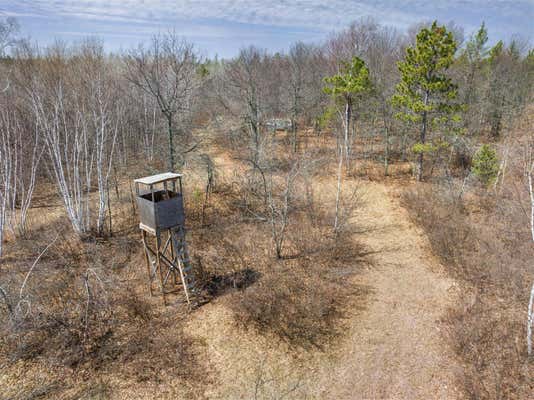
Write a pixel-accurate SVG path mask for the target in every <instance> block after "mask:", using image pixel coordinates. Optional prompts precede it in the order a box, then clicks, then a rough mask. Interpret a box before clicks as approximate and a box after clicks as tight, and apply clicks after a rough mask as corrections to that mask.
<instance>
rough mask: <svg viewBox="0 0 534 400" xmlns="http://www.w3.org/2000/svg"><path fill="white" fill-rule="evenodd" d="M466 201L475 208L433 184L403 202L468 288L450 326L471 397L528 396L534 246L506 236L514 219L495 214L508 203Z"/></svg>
mask: <svg viewBox="0 0 534 400" xmlns="http://www.w3.org/2000/svg"><path fill="white" fill-rule="evenodd" d="M464 197H465V198H471V200H470V202H466V201H463V200H461V199H459V198H458V196H457V195H455V194H454V193H453V192H451V191H450V190H448V189H445V188H443V187H440V186H439V185H434V186H430V185H428V186H426V187H418V188H416V189H413V190H408V191H406V192H405V193H404V195H403V198H402V201H403V204H404V206H405V207H406V208H407V209H408V210H409V212H410V214H411V216H412V218H413V219H414V220H415V221H416V222H417V223H418V224H419V225H421V226H422V227H423V228H424V230H425V231H426V233H427V235H428V236H429V239H430V244H431V246H432V249H433V251H434V253H435V254H436V255H437V256H439V257H440V258H441V260H442V261H443V265H444V266H445V267H446V268H447V269H448V271H449V272H450V273H451V274H452V275H453V276H454V277H455V278H456V279H457V280H458V282H459V283H460V284H462V286H463V287H462V290H461V291H460V294H459V299H458V303H459V304H458V305H457V306H456V307H455V308H454V309H452V310H450V312H449V314H448V319H447V326H448V333H449V337H450V342H451V345H452V348H453V349H454V351H455V352H456V353H457V354H458V355H459V356H460V357H461V359H462V360H463V361H464V365H465V368H464V370H463V374H462V376H460V377H459V379H460V384H461V386H462V387H463V389H464V391H465V393H466V395H467V396H468V397H469V398H473V399H475V398H476V399H503V398H507V399H522V398H528V397H529V396H530V394H531V393H532V391H533V390H534V387H533V383H532V380H531V378H530V377H531V376H532V373H533V372H534V371H533V366H534V365H533V364H532V362H531V361H530V362H529V360H528V357H527V354H526V353H527V352H526V345H525V329H524V324H525V304H526V301H527V299H526V298H527V297H528V292H529V290H528V284H529V283H530V282H531V281H532V279H531V277H532V274H533V273H534V270H533V269H532V267H531V259H532V257H533V249H532V244H531V243H524V239H522V238H521V237H520V236H518V237H513V236H512V235H503V234H502V232H505V231H506V232H509V231H512V228H511V227H510V226H509V225H510V221H511V218H506V219H503V218H502V215H498V214H493V213H494V212H495V211H494V210H502V209H507V206H509V205H508V204H506V202H505V199H502V198H501V199H491V198H490V199H488V196H487V195H485V196H484V197H483V198H482V199H478V198H477V197H476V196H474V194H473V193H469V196H468V195H467V194H466V195H465V196H464ZM484 202H487V203H488V204H487V206H486V207H485V204H484ZM496 204H499V207H496ZM470 209H473V210H476V214H475V216H473V215H471V213H470V211H469V210H470Z"/></svg>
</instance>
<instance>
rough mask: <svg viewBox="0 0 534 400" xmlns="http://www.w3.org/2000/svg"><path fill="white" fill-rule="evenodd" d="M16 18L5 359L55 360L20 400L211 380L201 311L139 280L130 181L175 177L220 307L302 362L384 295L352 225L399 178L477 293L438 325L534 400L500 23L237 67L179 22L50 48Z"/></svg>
mask: <svg viewBox="0 0 534 400" xmlns="http://www.w3.org/2000/svg"><path fill="white" fill-rule="evenodd" d="M18 31H19V26H18V23H17V22H16V21H15V20H14V19H9V18H8V19H6V20H3V21H2V22H1V24H0V56H1V60H0V326H1V327H0V332H1V338H0V343H1V344H2V346H1V349H0V357H1V359H2V361H1V362H2V368H6V371H7V370H8V369H9V368H14V366H16V365H21V364H17V363H19V362H34V363H36V364H37V365H41V367H42V366H43V365H48V364H50V365H53V366H54V367H53V368H52V369H53V371H54V373H55V374H56V375H55V376H56V378H55V379H57V380H56V381H54V382H55V383H54V384H53V385H51V386H46V385H45V384H42V382H41V383H39V385H40V386H39V385H37V386H39V388H40V389H39V388H37V389H36V388H29V389H28V392H27V393H26V394H25V395H26V397H22V395H21V397H20V398H36V397H31V396H30V394H31V393H33V392H32V390H33V391H35V390H38V389H39V390H45V392H43V393H44V396H51V397H50V398H59V397H58V396H59V393H62V396H63V397H62V398H97V397H90V396H91V394H87V393H93V392H90V390H93V389H94V388H98V387H100V386H98V385H100V384H102V385H103V386H102V389H101V392H98V393H100V394H98V393H97V392H95V393H97V394H96V395H102V396H104V397H101V398H107V397H105V396H108V395H109V396H111V394H110V393H111V391H112V388H113V384H112V383H106V384H103V383H102V381H101V376H104V375H106V374H108V373H110V371H116V370H118V369H119V368H123V367H124V369H125V374H128V375H130V376H135V379H136V380H137V382H147V381H149V382H156V381H158V379H162V381H163V382H166V379H167V378H158V374H159V372H158V371H161V370H164V369H165V370H168V371H173V372H172V373H171V374H175V376H177V377H179V380H180V382H185V387H186V389H184V390H186V392H183V393H182V392H180V393H181V394H180V396H184V398H203V396H205V394H203V393H204V392H203V390H202V387H205V386H206V385H209V384H210V382H209V381H210V379H216V378H211V377H210V378H208V377H207V375H206V376H204V374H203V373H202V371H203V367H202V362H203V361H202V355H199V353H198V351H196V350H192V349H194V348H196V347H195V346H196V345H195V344H194V343H195V339H194V338H192V337H191V336H188V335H187V332H185V326H186V324H185V322H183V321H184V320H185V319H187V318H188V315H189V314H188V313H187V311H186V310H182V309H179V310H178V311H177V310H176V309H173V310H169V307H170V308H172V307H173V306H169V307H167V309H165V308H161V307H160V308H158V309H157V311H154V310H152V309H153V308H154V307H155V306H154V304H155V303H154V302H152V300H150V299H149V295H148V294H147V292H146V290H145V289H146V286H143V284H144V281H143V280H142V278H141V277H142V276H143V274H144V272H145V270H144V268H145V267H144V264H143V263H144V261H143V260H142V258H141V257H142V256H141V255H142V252H141V246H140V235H139V231H138V227H137V224H138V220H137V210H136V205H135V202H134V194H133V188H132V184H133V180H134V179H135V178H139V177H141V176H146V175H151V174H155V173H159V172H165V171H175V172H180V173H183V174H184V176H185V178H184V182H185V189H184V192H185V194H184V196H185V205H186V215H187V218H188V220H187V221H188V222H187V224H188V229H190V230H191V233H190V235H191V251H192V252H193V254H192V260H193V264H194V270H195V274H196V275H197V276H196V281H197V284H199V285H201V287H202V290H203V292H204V295H205V297H207V298H213V299H216V298H219V297H221V296H223V295H226V294H228V295H227V296H226V297H225V298H227V300H225V301H227V302H228V310H230V311H229V312H230V313H232V315H233V316H234V317H233V318H234V320H235V323H236V326H237V327H238V328H239V329H242V330H243V331H249V330H253V331H254V332H256V333H258V334H259V335H272V336H274V337H275V338H277V340H281V341H282V342H284V343H287V344H288V346H289V348H290V349H293V350H295V349H300V350H298V351H302V349H305V351H306V352H308V351H312V350H310V349H315V350H313V351H319V350H317V349H320V348H323V347H324V346H327V345H328V346H329V345H330V343H332V339H333V338H338V337H340V335H341V334H342V332H341V331H342V330H343V329H342V326H343V325H342V322H340V321H342V320H343V315H344V314H343V313H344V311H343V310H344V309H345V308H346V307H347V305H348V304H352V303H350V301H352V300H350V301H349V300H347V299H350V298H353V297H354V296H356V297H358V296H362V298H363V297H365V295H364V290H363V289H362V290H356V289H354V288H351V287H349V286H348V284H347V280H346V279H344V278H343V276H342V273H341V272H340V271H342V270H344V269H348V268H349V266H350V268H354V266H355V265H357V268H363V267H362V266H363V265H367V264H370V263H372V260H371V259H370V258H369V257H368V253H371V252H370V251H367V250H366V249H365V248H364V246H360V245H359V244H358V232H359V231H358V229H357V223H358V222H357V221H356V222H355V221H354V215H355V211H356V210H358V209H360V208H361V204H362V201H364V199H365V190H362V184H361V182H369V181H371V182H383V183H385V184H386V185H390V186H391V187H393V188H395V190H397V191H398V193H399V197H400V199H401V200H400V201H401V204H402V205H403V206H404V207H405V208H406V209H407V210H408V211H409V213H410V216H411V217H412V220H413V221H414V222H415V223H416V224H417V225H418V226H420V227H422V229H423V230H424V232H425V233H426V235H427V236H428V238H429V241H430V246H431V248H432V252H433V254H434V255H435V256H436V257H438V258H439V260H440V262H441V263H442V264H443V266H444V268H445V270H446V271H447V272H448V274H449V275H450V276H451V277H452V278H453V279H454V280H455V281H456V282H458V285H460V286H461V288H462V290H460V291H459V292H460V293H459V294H458V299H457V304H456V305H455V306H454V307H452V308H451V309H450V310H449V312H448V314H447V317H446V321H445V322H443V324H444V326H445V327H446V328H445V329H444V331H445V333H443V335H445V337H446V341H447V343H448V345H449V346H450V348H451V349H452V351H453V352H454V354H455V355H456V356H457V357H458V359H459V360H461V361H460V362H461V363H462V371H461V372H460V373H459V374H458V376H457V379H456V383H457V385H458V387H459V388H461V389H460V391H461V393H462V394H463V395H464V396H465V397H466V398H477V399H503V398H517V399H521V398H528V397H529V396H531V395H532V393H533V390H534V386H533V382H534V380H533V373H534V364H533V362H534V361H533V360H534V358H533V357H534V356H533V355H532V354H530V353H531V352H532V349H531V346H532V344H531V340H532V339H531V333H532V328H531V326H532V324H533V318H534V317H533V316H532V307H533V306H532V302H533V298H532V297H533V295H532V294H531V291H532V290H534V287H533V284H534V265H533V264H532V259H533V258H532V257H533V256H534V250H533V249H534V183H533V181H532V180H533V174H534V134H533V130H532V127H533V116H534V108H533V91H532V88H533V83H534V49H532V48H531V44H529V43H528V42H527V41H526V40H523V39H521V38H519V37H517V38H516V39H514V40H512V41H509V42H506V43H505V42H503V41H500V40H499V41H498V40H495V39H496V38H493V37H492V34H491V26H489V27H486V26H485V25H484V23H482V25H481V26H480V28H479V30H478V31H477V32H474V33H473V34H472V35H465V34H464V31H463V29H462V28H461V27H460V26H458V25H456V24H454V23H450V24H448V25H441V24H440V23H438V22H433V23H422V24H420V25H418V26H414V27H413V28H412V29H410V30H409V31H408V32H407V33H403V32H400V31H398V30H396V29H394V28H391V27H389V26H384V25H381V24H380V23H378V22H377V21H374V20H373V19H369V18H368V19H362V20H358V21H356V22H354V23H353V24H351V25H350V26H349V27H347V28H346V29H343V30H341V31H339V32H337V33H335V34H332V35H331V36H330V37H329V38H328V39H327V40H325V41H324V42H323V43H315V44H310V43H301V42H299V43H295V44H293V45H292V46H291V48H290V49H289V50H288V51H287V52H286V53H271V52H268V51H266V50H263V49H260V48H257V47H254V46H250V47H247V48H244V49H242V50H241V51H240V52H239V54H238V55H237V56H235V57H234V58H231V59H219V58H217V57H214V58H206V57H203V56H202V55H201V53H200V51H199V49H197V47H196V46H195V45H194V44H193V43H188V42H187V41H186V40H185V39H182V38H181V37H180V36H179V35H177V34H176V33H174V32H167V33H161V34H159V35H156V36H154V37H153V38H152V40H151V41H150V42H148V43H144V44H140V45H139V46H138V47H136V48H132V49H130V50H128V51H124V52H121V53H107V52H106V51H105V50H104V43H103V42H102V41H101V40H99V39H98V38H87V39H83V40H80V41H79V42H76V43H64V42H59V41H58V42H56V43H54V44H53V45H48V46H43V45H40V44H38V43H37V42H34V41H32V40H26V39H22V38H21V37H20V35H19V34H18ZM489 38H492V41H491V42H492V43H495V44H493V45H489V43H490V39H489ZM275 120H282V121H287V124H286V126H285V129H282V130H280V129H277V128H276V123H275V122H273V121H275ZM273 127H274V128H273ZM329 178H331V179H329ZM188 240H189V239H188ZM355 292H357V293H358V294H357V295H355V294H354V293H355ZM351 296H352V297H351ZM529 300H530V303H529ZM527 309H528V310H529V311H528V315H527ZM177 313H178V314H180V315H181V316H180V317H176V316H174V317H173V318H175V319H174V320H173V321H174V322H172V324H175V325H172V326H171V325H169V324H171V323H170V322H168V320H169V319H170V318H171V317H170V316H171V315H175V314H177ZM193 313H194V312H193ZM176 318H179V319H176ZM178 326H180V328H177V327H178ZM156 327H157V328H156ZM177 330H179V332H178V331H177ZM155 331H157V332H158V334H156V335H155V336H153V335H152V333H151V332H155ZM269 337H271V336H269ZM527 342H528V348H527ZM169 346H170V348H172V349H173V350H172V351H171V352H170V353H169V352H167V351H165V350H164V349H165V348H169ZM295 351H296V350H295ZM529 354H530V355H529ZM141 358H142V359H143V360H145V361H144V362H143V363H141V362H139V361H138V360H139V359H141ZM147 360H148V361H147ZM148 364H150V365H152V366H153V370H150V371H147V370H146V368H145V366H146V365H148ZM88 370H95V371H97V372H96V373H95V374H89V373H87V371H88ZM64 371H71V372H72V371H75V372H76V373H75V374H74V375H73V376H74V377H73V378H72V379H71V381H70V386H68V385H67V386H65V387H63V386H62V385H61V384H60V379H58V378H57V377H58V376H59V377H60V376H61V375H62V374H63V373H64ZM83 371H85V372H83ZM98 371H101V372H98ZM132 371H135V372H132ZM178 371H181V372H178ZM84 374H85V375H84ZM6 376H7V374H6ZM84 377H85V378H88V377H90V378H91V379H92V380H90V382H92V383H91V384H90V388H88V387H86V388H85V389H83V390H82V389H80V390H82V391H78V388H75V386H77V385H76V384H75V382H81V381H83V379H84ZM260 378H261V376H259V377H258V381H257V384H258V386H257V387H256V397H254V393H253V391H251V392H250V393H249V398H282V397H280V396H282V394H283V392H284V391H283V390H281V391H280V393H278V394H277V395H274V394H273V395H267V394H265V395H264V397H259V396H258V395H257V393H260V392H261V393H264V392H262V391H261V390H263V389H262V388H263V386H261V385H260V383H258V382H263V383H262V385H263V384H265V380H262V379H263V378H261V379H260ZM49 379H52V378H49ZM99 379H100V380H99ZM0 384H1V383H0ZM260 386H261V388H260V389H258V387H260ZM297 388H298V390H301V389H302V388H301V387H300V385H295V388H294V389H292V391H291V393H293V394H294V395H295V398H298V396H299V395H298V394H295V393H298V392H297ZM288 390H289V389H288ZM82 392H83V393H82ZM28 393H29V394H28ZM184 393H185V394H184ZM96 395H94V396H96ZM175 395H177V396H178V394H176V393H175ZM2 396H3V395H2V394H1V393H0V398H6V399H7V398H10V399H11V398H13V399H14V398H17V399H18V398H19V397H16V396H15V395H10V394H9V393H8V394H7V395H6V396H7V397H2ZM69 396H70V397H69ZM83 396H86V397H83ZM88 396H89V397H88ZM277 396H278V397H277ZM207 397H209V396H207Z"/></svg>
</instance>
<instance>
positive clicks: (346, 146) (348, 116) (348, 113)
mask: <svg viewBox="0 0 534 400" xmlns="http://www.w3.org/2000/svg"><path fill="white" fill-rule="evenodd" d="M351 118H352V102H351V100H350V99H347V103H346V104H345V139H344V142H345V143H344V145H343V146H344V149H343V150H342V151H344V152H345V157H346V159H347V168H350V144H349V137H350V135H349V133H350V120H351Z"/></svg>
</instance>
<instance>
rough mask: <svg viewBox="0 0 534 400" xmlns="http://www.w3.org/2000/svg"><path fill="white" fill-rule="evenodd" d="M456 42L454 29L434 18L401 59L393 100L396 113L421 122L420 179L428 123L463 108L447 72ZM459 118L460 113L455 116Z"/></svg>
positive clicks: (403, 117)
mask: <svg viewBox="0 0 534 400" xmlns="http://www.w3.org/2000/svg"><path fill="white" fill-rule="evenodd" d="M456 48H457V44H456V41H455V40H454V37H453V35H452V33H451V32H449V31H447V29H446V28H445V27H444V26H438V24H437V22H436V21H434V23H433V24H432V26H431V27H430V28H423V29H421V31H420V32H419V33H418V34H417V37H416V43H415V45H414V46H413V47H408V48H407V49H406V56H405V59H404V61H401V62H399V63H398V68H399V71H400V73H401V82H400V83H399V84H398V85H397V87H396V93H395V94H394V95H393V97H392V102H393V104H394V105H395V106H396V107H399V108H400V109H401V111H400V112H399V113H398V114H397V117H398V118H400V119H403V120H405V121H411V122H414V123H420V124H421V131H420V140H419V143H418V144H417V146H414V151H415V152H416V153H418V171H417V179H418V180H419V181H421V180H422V179H423V155H424V153H425V152H427V151H428V149H429V146H427V136H428V133H429V123H432V124H433V125H439V124H442V123H444V122H446V121H447V119H448V117H449V116H451V115H452V114H453V113H454V112H455V111H458V110H459V109H460V106H459V104H457V103H455V102H454V100H455V99H456V97H457V93H458V89H457V86H456V85H455V84H454V83H452V81H451V79H450V78H449V77H448V76H447V75H446V74H445V72H446V71H447V69H448V68H449V67H450V66H451V64H452V63H453V61H454V54H455V52H456ZM454 117H455V118H458V117H457V116H454Z"/></svg>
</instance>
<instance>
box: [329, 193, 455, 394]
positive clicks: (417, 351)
mask: <svg viewBox="0 0 534 400" xmlns="http://www.w3.org/2000/svg"><path fill="white" fill-rule="evenodd" d="M365 197H366V199H365V200H366V201H365V206H364V208H363V209H362V210H360V211H359V212H358V215H357V216H355V218H357V219H358V226H359V227H361V229H362V231H363V232H362V233H361V234H359V235H358V239H359V240H360V241H361V242H363V243H364V244H365V245H366V246H367V247H368V248H369V249H370V250H371V251H374V252H376V254H375V255H374V267H373V268H372V269H370V270H369V271H368V272H367V273H365V274H364V275H363V276H361V277H360V278H359V279H360V280H361V282H362V283H363V284H366V285H368V286H370V287H371V288H372V294H371V298H370V301H369V305H368V308H367V309H366V311H365V312H364V313H363V315H358V316H355V317H354V318H353V319H352V321H351V322H352V324H353V326H352V330H351V333H350V339H349V340H347V341H346V342H345V345H344V346H342V348H341V349H339V351H338V352H339V354H340V357H339V358H338V359H337V360H336V361H335V362H334V363H333V365H332V366H331V369H328V370H329V372H330V373H324V372H325V371H322V372H321V373H320V374H319V376H324V379H323V382H324V383H323V385H324V386H325V387H327V388H328V387H329V388H331V390H332V391H331V392H329V390H330V389H326V391H325V392H324V393H323V394H324V396H325V398H332V399H333V398H339V399H361V398H387V399H436V398H439V399H454V398H457V397H458V395H457V393H456V391H455V387H454V384H453V381H454V373H455V372H457V370H456V369H457V368H458V367H457V366H456V365H455V362H454V360H453V359H452V357H451V356H450V355H449V354H448V351H447V347H446V345H445V343H444V341H443V335H442V334H441V333H440V318H441V317H442V316H443V314H444V312H445V310H446V308H447V306H448V305H450V302H451V301H452V297H453V295H452V293H453V291H454V283H453V282H452V281H451V280H450V279H448V278H447V277H446V276H445V274H444V273H443V271H442V268H441V266H440V265H439V263H437V261H436V260H435V259H434V257H432V256H431V255H430V254H431V253H430V251H429V244H428V242H427V240H426V237H425V236H423V235H422V234H421V233H420V232H418V229H417V228H416V227H415V226H414V225H413V224H411V223H410V221H409V218H408V215H407V213H406V211H405V210H404V209H402V208H401V207H400V206H399V205H398V203H397V201H396V200H395V199H392V196H391V193H390V191H388V189H387V188H386V187H385V186H384V185H381V184H377V183H369V184H366V185H365ZM328 381H330V384H329V385H328V386H327V382H328ZM319 386H322V385H319Z"/></svg>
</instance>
